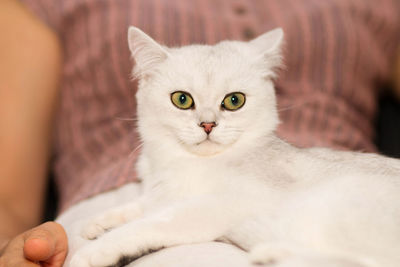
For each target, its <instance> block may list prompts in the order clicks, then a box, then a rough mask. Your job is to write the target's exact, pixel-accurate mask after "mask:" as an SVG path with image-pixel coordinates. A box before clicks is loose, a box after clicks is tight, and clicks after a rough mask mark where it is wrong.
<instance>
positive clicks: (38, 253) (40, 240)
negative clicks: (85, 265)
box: [24, 222, 68, 266]
mask: <svg viewBox="0 0 400 267" xmlns="http://www.w3.org/2000/svg"><path fill="white" fill-rule="evenodd" d="M24 241H25V243H24V256H25V257H26V258H27V259H28V260H31V261H34V262H39V261H40V262H48V263H51V264H52V265H51V266H56V265H53V264H58V263H59V262H61V263H62V262H63V261H64V259H65V256H66V254H67V249H68V245H67V237H66V234H65V231H64V228H63V227H62V226H61V225H59V224H58V223H55V222H48V223H44V224H42V225H39V226H38V227H36V228H34V229H32V230H31V231H28V232H26V233H25V234H24ZM60 266H61V265H60Z"/></svg>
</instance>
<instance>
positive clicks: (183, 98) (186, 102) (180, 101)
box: [171, 91, 194, 109]
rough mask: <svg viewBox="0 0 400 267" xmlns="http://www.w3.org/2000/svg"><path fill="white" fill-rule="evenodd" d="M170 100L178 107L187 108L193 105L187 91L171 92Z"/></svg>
mask: <svg viewBox="0 0 400 267" xmlns="http://www.w3.org/2000/svg"><path fill="white" fill-rule="evenodd" d="M171 101H172V103H173V104H174V105H175V106H176V107H177V108H180V109H189V108H192V107H193V106H194V102H193V98H192V96H191V95H190V94H189V93H185V92H182V91H178V92H174V93H172V94H171Z"/></svg>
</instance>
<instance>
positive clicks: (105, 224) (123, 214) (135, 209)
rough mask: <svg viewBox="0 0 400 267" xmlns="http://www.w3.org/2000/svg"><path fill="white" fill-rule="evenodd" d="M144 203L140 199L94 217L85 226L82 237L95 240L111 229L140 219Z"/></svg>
mask: <svg viewBox="0 0 400 267" xmlns="http://www.w3.org/2000/svg"><path fill="white" fill-rule="evenodd" d="M142 201H143V200H142V199H139V200H137V201H134V202H130V203H126V204H124V205H122V206H120V207H114V208H112V209H109V210H106V211H105V212H103V213H101V214H99V215H96V216H94V217H93V218H91V219H89V221H88V222H87V223H86V225H85V226H83V228H82V230H81V236H82V237H83V238H85V239H95V238H97V237H99V236H101V235H102V234H104V233H105V232H107V231H109V230H110V229H113V228H115V227H118V226H120V225H123V224H125V223H127V222H129V221H132V220H134V219H137V218H139V217H140V216H141V215H142V214H143V202H142Z"/></svg>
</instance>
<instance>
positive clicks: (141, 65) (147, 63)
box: [128, 26, 168, 78]
mask: <svg viewBox="0 0 400 267" xmlns="http://www.w3.org/2000/svg"><path fill="white" fill-rule="evenodd" d="M128 44H129V50H130V51H131V54H132V57H133V59H134V60H135V63H136V64H135V66H134V68H133V73H132V74H133V77H134V78H144V77H146V76H147V75H149V74H150V73H151V71H152V69H153V68H154V67H155V66H156V65H157V64H159V63H161V62H163V61H164V60H166V59H167V57H168V51H167V50H166V49H165V48H164V47H162V46H161V45H160V44H158V43H157V42H156V41H155V40H153V39H152V38H151V37H150V36H148V35H147V34H145V33H144V32H143V31H141V30H140V29H138V28H136V27H132V26H131V27H129V30H128Z"/></svg>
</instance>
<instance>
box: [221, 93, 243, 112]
mask: <svg viewBox="0 0 400 267" xmlns="http://www.w3.org/2000/svg"><path fill="white" fill-rule="evenodd" d="M245 102H246V96H245V95H244V94H242V93H239V92H236V93H230V94H228V95H226V96H225V98H224V100H223V101H222V103H221V107H222V108H224V109H226V110H230V111H235V110H238V109H239V108H241V107H243V105H244V103H245Z"/></svg>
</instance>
